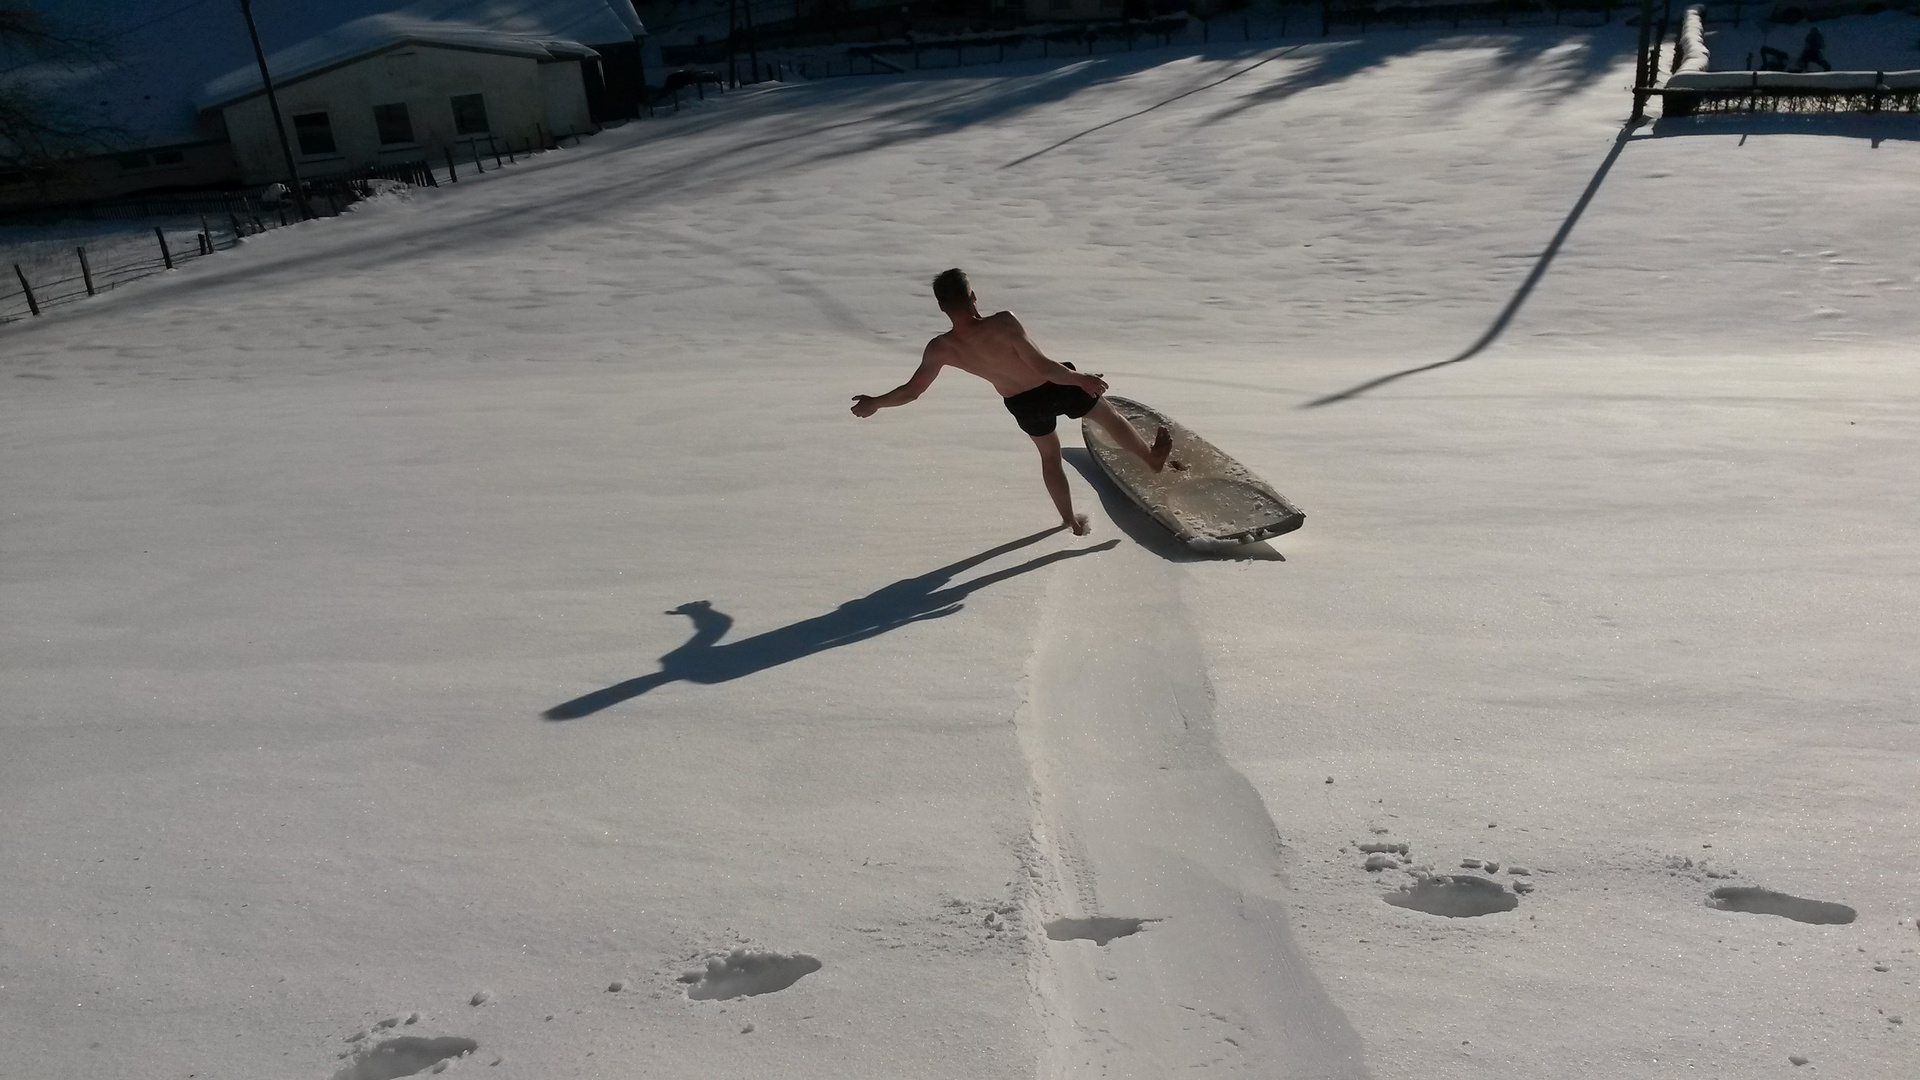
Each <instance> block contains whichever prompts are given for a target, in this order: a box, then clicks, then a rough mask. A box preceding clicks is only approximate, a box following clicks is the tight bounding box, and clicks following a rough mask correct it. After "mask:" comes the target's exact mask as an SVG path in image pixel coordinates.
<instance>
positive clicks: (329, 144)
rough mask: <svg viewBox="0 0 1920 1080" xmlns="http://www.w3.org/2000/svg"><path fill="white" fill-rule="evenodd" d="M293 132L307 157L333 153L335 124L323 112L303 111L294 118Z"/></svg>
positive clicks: (301, 151)
mask: <svg viewBox="0 0 1920 1080" xmlns="http://www.w3.org/2000/svg"><path fill="white" fill-rule="evenodd" d="M293 134H294V135H295V137H297V138H298V139H299V140H300V153H301V154H303V155H304V156H306V157H318V156H319V155H321V154H332V153H336V152H337V151H335V150H334V147H333V124H332V122H331V121H329V120H328V119H327V114H326V113H323V112H310V113H301V114H299V115H298V116H295V117H294V118H293Z"/></svg>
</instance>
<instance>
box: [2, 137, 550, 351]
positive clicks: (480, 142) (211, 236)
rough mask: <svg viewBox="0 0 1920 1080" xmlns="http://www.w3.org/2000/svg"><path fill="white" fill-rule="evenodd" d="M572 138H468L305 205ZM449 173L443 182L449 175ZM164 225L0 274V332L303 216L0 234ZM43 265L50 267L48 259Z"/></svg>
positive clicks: (189, 203)
mask: <svg viewBox="0 0 1920 1080" xmlns="http://www.w3.org/2000/svg"><path fill="white" fill-rule="evenodd" d="M567 138H572V139H573V140H574V142H575V143H576V144H577V143H578V142H579V136H578V135H562V136H558V137H555V136H551V135H549V134H548V133H547V132H546V131H544V130H543V131H541V132H540V134H539V137H538V138H530V139H496V138H495V137H494V136H491V135H481V136H475V137H471V138H467V139H464V140H462V141H461V142H460V144H459V145H458V146H457V147H455V148H450V149H448V150H447V151H446V152H445V153H444V154H443V155H442V159H441V160H440V161H437V162H436V161H430V160H427V159H421V160H418V161H409V162H402V163H399V164H394V165H383V166H379V167H377V168H373V169H366V170H362V171H361V172H359V173H356V174H354V175H353V176H351V177H330V178H326V179H320V180H309V181H307V182H306V184H305V187H306V192H307V205H308V207H309V209H310V210H311V211H312V213H313V215H314V216H315V217H334V216H337V215H338V214H340V213H342V212H343V211H344V210H346V208H347V207H348V206H351V205H352V204H354V203H356V202H359V201H360V200H362V199H366V198H370V197H371V196H372V195H373V194H374V188H375V186H376V185H375V184H374V181H377V180H385V181H392V182H395V183H401V184H406V185H409V186H411V187H439V186H440V185H441V184H456V183H459V182H460V178H461V177H462V176H473V175H481V174H485V173H488V172H492V171H495V170H497V169H500V168H504V167H506V166H507V165H511V164H515V163H517V162H518V161H519V160H520V158H522V157H530V156H532V155H534V154H537V153H541V152H543V151H545V150H548V149H551V148H555V147H558V146H560V145H562V144H561V140H563V139H567ZM489 162H491V164H489ZM443 172H444V173H445V175H441V174H442V173H443ZM194 218H198V219H199V221H198V227H197V228H196V227H193V226H190V225H189V226H182V225H180V224H179V223H180V222H181V221H182V220H189V221H190V220H192V219H194ZM156 219H166V220H169V221H172V222H173V223H174V224H173V225H172V226H171V227H169V226H168V225H166V224H155V225H153V228H152V232H153V239H152V240H151V241H150V242H145V243H141V244H138V245H132V246H130V245H129V243H128V242H127V238H126V235H125V234H122V236H121V237H120V239H119V241H118V242H117V243H111V245H110V246H111V251H110V253H109V254H108V255H107V257H106V258H102V251H101V249H99V248H98V247H96V250H95V251H94V252H93V253H92V255H91V256H90V255H89V253H88V251H87V246H86V245H85V244H76V245H75V246H74V250H73V256H72V258H71V259H64V260H62V262H63V263H64V265H65V269H64V270H61V271H57V272H53V273H49V272H48V271H47V269H46V268H45V267H44V266H39V267H37V268H36V269H35V270H33V271H29V270H28V269H27V267H26V266H25V265H23V264H22V263H20V262H13V263H12V265H11V267H10V270H11V272H8V271H7V270H6V269H0V275H4V276H3V277H0V323H8V322H13V321H14V320H16V319H22V318H31V317H33V316H35V315H39V314H42V313H43V312H44V311H46V309H47V308H49V307H54V306H57V305H60V304H68V303H73V302H75V301H78V300H85V299H86V298H87V297H90V296H97V295H99V294H100V293H102V292H106V291H107V290H109V289H112V288H114V287H115V286H117V285H121V284H124V283H126V282H128V281H132V280H134V279H136V278H142V277H146V276H147V275H149V274H157V273H161V272H162V271H166V270H172V269H175V268H176V267H179V266H181V265H183V264H185V263H188V262H191V261H192V260H194V259H200V258H205V257H206V256H208V255H212V254H214V253H215V252H219V251H226V250H228V249H229V248H232V247H233V246H234V245H235V244H238V243H239V242H240V241H241V240H243V239H245V238H246V237H249V236H253V235H256V234H258V233H263V232H267V231H270V230H272V229H278V228H283V227H285V226H287V225H292V224H295V223H296V222H298V221H299V220H300V208H299V206H298V205H297V204H296V203H295V202H294V201H293V200H292V199H290V198H282V199H280V200H278V201H277V202H267V201H265V200H264V199H263V197H262V196H261V195H260V194H258V193H256V192H254V191H252V190H249V191H246V192H239V191H230V192H181V193H177V194H159V195H149V196H144V197H139V198H132V199H118V200H113V201H107V202H96V203H85V204H76V205H72V206H61V207H48V208H43V209H36V210H32V211H28V212H24V213H14V214H7V215H0V226H29V227H31V226H39V225H51V224H54V223H56V222H69V221H79V222H96V221H108V222H110V221H141V222H152V221H155V220H156ZM136 249H137V250H138V251H139V254H138V255H134V256H132V257H129V255H128V252H129V251H130V250H136ZM37 261H38V262H41V263H44V262H45V259H41V260H37Z"/></svg>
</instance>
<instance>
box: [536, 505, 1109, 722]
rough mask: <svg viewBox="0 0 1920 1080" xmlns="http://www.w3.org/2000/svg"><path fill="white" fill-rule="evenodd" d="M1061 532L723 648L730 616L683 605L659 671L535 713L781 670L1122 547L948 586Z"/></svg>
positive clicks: (573, 711)
mask: <svg viewBox="0 0 1920 1080" xmlns="http://www.w3.org/2000/svg"><path fill="white" fill-rule="evenodd" d="M1060 528H1061V527H1060V526H1056V527H1054V528H1051V529H1047V530H1044V531H1042V532H1037V533H1034V534H1033V535H1031V536H1023V537H1021V538H1020V539H1018V540H1011V541H1008V542H1007V543H1004V544H1001V545H999V546H998V547H992V548H988V549H987V550H985V551H983V552H981V553H980V554H978V555H970V556H968V557H967V558H964V559H961V560H960V561H959V562H956V563H949V564H947V565H946V566H943V567H941V568H939V569H938V570H930V571H928V572H927V573H924V574H921V575H920V576H919V577H910V578H903V579H901V580H899V581H896V582H894V583H893V584H891V585H887V586H884V587H882V588H880V589H877V590H875V591H874V592H871V593H869V594H867V595H866V596H863V597H860V598H859V599H858V600H849V601H847V602H846V603H844V604H841V605H840V606H839V607H838V608H835V609H834V610H833V611H830V612H828V613H827V614H825V615H816V616H814V617H813V618H811V619H803V620H801V621H800V622H797V623H790V624H788V625H786V626H782V627H780V628H779V629H778V630H769V631H767V632H766V633H764V634H756V635H754V636H753V637H750V638H742V639H740V640H739V641H734V642H729V643H727V644H724V645H723V644H721V643H720V639H721V638H723V637H726V636H727V631H728V630H731V629H732V628H733V616H731V615H728V614H727V613H725V612H723V611H716V610H714V607H713V602H712V601H711V600H694V601H692V602H690V603H685V604H681V605H680V606H679V607H677V608H674V609H673V610H671V611H669V612H667V614H669V615H685V616H686V617H687V618H689V619H692V620H693V637H691V638H689V639H687V643H686V644H684V645H682V646H680V647H679V648H677V649H674V650H673V651H672V652H670V653H668V654H666V655H665V656H662V657H661V658H660V670H659V671H656V672H654V673H653V674H651V675H642V676H640V677H639V678H637V679H628V680H627V681H625V682H620V683H615V684H613V685H612V686H609V687H605V688H604V689H600V690H595V691H594V692H593V693H591V694H583V695H581V696H580V697H577V698H574V699H573V700H572V701H564V702H561V703H560V704H558V705H555V706H554V707H553V708H551V709H548V710H547V711H546V712H544V713H541V714H540V715H542V716H544V717H546V718H547V719H549V720H578V719H579V718H580V717H583V716H588V715H591V714H593V713H597V712H599V711H600V710H601V709H605V708H609V707H611V706H614V705H618V704H620V703H621V702H623V701H628V700H631V699H633V698H637V697H639V696H640V695H641V694H644V693H646V692H647V691H649V690H652V689H655V688H656V687H661V686H665V685H666V684H668V683H671V682H691V683H700V684H702V685H711V684H713V683H722V682H728V681H731V680H733V679H738V678H740V677H741V676H744V675H752V674H753V673H755V672H757V671H765V670H766V669H768V668H770V667H778V666H779V665H781V664H785V663H790V662H792V661H794V660H799V659H801V658H802V657H807V656H812V655H813V654H814V653H817V652H825V651H826V650H828V649H837V648H839V647H840V646H842V645H851V644H853V643H854V642H856V641H865V640H867V639H868V638H871V637H878V636H879V635H881V634H884V633H886V632H887V631H889V630H897V629H899V628H900V627H902V626H906V625H907V624H908V623H916V622H923V621H925V620H927V619H938V618H941V617H943V616H947V615H951V614H953V613H954V612H956V611H959V610H960V608H961V607H962V606H963V605H962V604H961V601H962V600H964V599H966V598H967V596H969V595H971V594H972V593H974V592H975V591H977V590H979V589H984V588H986V587H987V586H989V585H993V584H996V583H998V582H1002V581H1005V580H1007V579H1008V578H1011V577H1018V576H1020V575H1021V574H1025V573H1029V572H1031V571H1034V570H1038V569H1040V568H1041V567H1043V566H1050V565H1052V564H1053V563H1057V562H1060V561H1062V560H1065V559H1077V558H1079V557H1080V556H1082V555H1091V554H1093V553H1094V552H1096V551H1109V550H1112V548H1113V547H1114V546H1115V545H1117V544H1118V543H1119V542H1120V541H1118V540H1109V541H1107V542H1106V543H1104V544H1095V545H1093V546H1092V547H1084V548H1070V549H1068V550H1065V551H1054V552H1050V553H1048V554H1046V555H1041V556H1039V557H1037V558H1033V559H1028V560H1027V561H1026V562H1023V563H1021V564H1020V565H1018V566H1010V567H1008V568H1006V569H1004V570H995V571H993V572H992V573H990V574H982V575H980V576H979V577H977V578H974V579H972V580H970V581H965V582H961V583H960V584H958V585H948V584H947V582H949V581H951V580H952V579H953V578H954V577H955V576H956V575H958V574H960V573H963V572H965V571H967V570H971V569H973V568H974V567H976V566H979V565H980V564H981V563H984V562H987V561H989V560H991V559H996V558H998V557H1000V556H1002V555H1005V554H1007V553H1008V552H1011V551H1018V550H1019V549H1021V548H1023V547H1026V546H1027V545H1029V544H1032V543H1035V542H1037V541H1039V540H1041V539H1043V538H1045V537H1048V536H1052V535H1053V534H1054V533H1057V532H1059V531H1060Z"/></svg>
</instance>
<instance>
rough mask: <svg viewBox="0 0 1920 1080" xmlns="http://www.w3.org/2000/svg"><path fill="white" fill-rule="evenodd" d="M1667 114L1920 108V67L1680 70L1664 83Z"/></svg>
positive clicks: (1916, 110) (1865, 110)
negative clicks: (1844, 69)
mask: <svg viewBox="0 0 1920 1080" xmlns="http://www.w3.org/2000/svg"><path fill="white" fill-rule="evenodd" d="M1660 94H1661V96H1662V98H1663V99H1664V100H1665V102H1666V108H1665V114H1666V115H1667V116H1689V115H1692V114H1693V113H1696V112H1700V111H1702V110H1703V109H1706V110H1708V111H1718V112H1869V113H1876V112H1920V70H1913V71H1804V72H1803V71H1680V72H1676V73H1675V74H1674V75H1672V76H1671V77H1669V78H1668V79H1667V81H1666V82H1665V83H1664V84H1662V85H1661V87H1660Z"/></svg>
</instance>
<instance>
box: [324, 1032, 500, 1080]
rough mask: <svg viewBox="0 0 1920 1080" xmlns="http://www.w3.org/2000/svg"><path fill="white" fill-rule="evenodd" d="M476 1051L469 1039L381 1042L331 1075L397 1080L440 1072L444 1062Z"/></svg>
mask: <svg viewBox="0 0 1920 1080" xmlns="http://www.w3.org/2000/svg"><path fill="white" fill-rule="evenodd" d="M478 1049H480V1044H479V1043H477V1042H474V1041H473V1040H472V1039H457V1038H441V1039H423V1038H420V1037H419V1036H417V1035H402V1036H400V1037H399V1038H394V1039H383V1040H381V1041H380V1042H379V1043H377V1044H375V1045H373V1046H369V1047H367V1048H366V1049H364V1050H361V1051H360V1052H359V1053H357V1054H355V1055H354V1056H353V1060H352V1061H350V1062H348V1063H347V1067H346V1068H344V1069H341V1070H340V1071H339V1072H337V1073H334V1074H333V1080H397V1078H398V1077H402V1076H412V1075H413V1074H414V1073H417V1072H424V1071H426V1070H428V1069H436V1068H437V1070H444V1069H445V1068H446V1067H447V1066H446V1063H447V1062H450V1061H453V1060H454V1059H456V1058H462V1057H465V1056H467V1055H468V1054H471V1053H473V1052H474V1051H475V1050H478Z"/></svg>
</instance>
